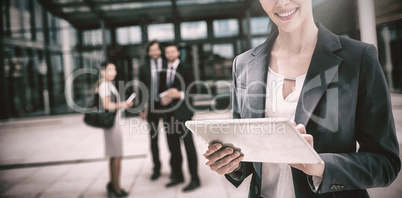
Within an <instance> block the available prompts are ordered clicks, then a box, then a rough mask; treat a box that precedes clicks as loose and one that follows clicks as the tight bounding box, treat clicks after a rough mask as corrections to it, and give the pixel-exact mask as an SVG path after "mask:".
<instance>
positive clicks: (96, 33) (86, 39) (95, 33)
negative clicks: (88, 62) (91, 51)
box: [83, 29, 102, 46]
mask: <svg viewBox="0 0 402 198" xmlns="http://www.w3.org/2000/svg"><path fill="white" fill-rule="evenodd" d="M83 34H84V36H83V43H84V45H86V46H94V45H101V44H102V32H101V30H100V29H97V30H87V31H84V32H83Z"/></svg>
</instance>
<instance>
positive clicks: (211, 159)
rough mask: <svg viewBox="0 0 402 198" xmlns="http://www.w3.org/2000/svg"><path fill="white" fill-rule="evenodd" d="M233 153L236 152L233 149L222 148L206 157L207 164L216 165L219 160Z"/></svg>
mask: <svg viewBox="0 0 402 198" xmlns="http://www.w3.org/2000/svg"><path fill="white" fill-rule="evenodd" d="M233 152H234V150H233V148H231V147H225V148H222V149H220V150H218V151H216V152H214V153H213V154H211V155H209V156H207V157H205V158H206V161H205V164H206V165H208V166H211V165H212V164H214V163H215V162H217V161H218V160H220V159H222V158H224V157H225V156H227V155H230V154H232V153H233Z"/></svg>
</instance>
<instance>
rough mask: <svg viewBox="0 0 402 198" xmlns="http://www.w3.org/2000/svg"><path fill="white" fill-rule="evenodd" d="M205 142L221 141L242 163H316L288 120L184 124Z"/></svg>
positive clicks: (313, 153) (209, 121)
mask: <svg viewBox="0 0 402 198" xmlns="http://www.w3.org/2000/svg"><path fill="white" fill-rule="evenodd" d="M185 125H186V127H187V128H188V129H190V131H191V132H192V133H194V134H195V135H196V136H197V137H199V138H201V139H202V140H203V141H204V142H205V143H207V144H209V143H214V142H220V143H222V144H223V146H232V147H234V148H235V149H238V150H240V151H241V152H242V153H243V154H244V159H243V161H250V162H267V163H289V164H319V163H323V161H322V159H321V158H320V156H319V155H318V154H317V152H316V151H315V150H314V149H313V148H312V147H311V146H310V145H309V143H308V142H307V141H306V140H305V139H304V138H303V137H302V136H301V134H300V132H299V131H298V130H297V129H296V128H295V126H294V124H293V123H291V122H290V121H289V120H287V119H278V118H254V119H228V120H192V121H187V122H186V123H185Z"/></svg>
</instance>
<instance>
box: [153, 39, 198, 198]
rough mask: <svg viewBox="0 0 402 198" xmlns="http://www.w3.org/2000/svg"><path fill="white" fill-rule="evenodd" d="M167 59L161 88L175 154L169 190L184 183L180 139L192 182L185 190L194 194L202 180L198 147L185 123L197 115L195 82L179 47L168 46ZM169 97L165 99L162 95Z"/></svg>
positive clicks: (167, 129)
mask: <svg viewBox="0 0 402 198" xmlns="http://www.w3.org/2000/svg"><path fill="white" fill-rule="evenodd" d="M165 56H166V59H167V60H168V65H167V68H166V70H164V72H162V73H161V81H160V83H161V84H160V88H161V91H164V92H162V94H161V103H162V105H165V106H166V108H167V109H165V110H166V114H165V119H164V121H165V127H166V132H167V139H168V145H169V150H170V152H171V154H172V157H171V161H170V163H171V166H172V168H173V171H172V174H173V175H172V177H171V181H170V182H169V183H168V184H166V187H171V186H175V185H177V184H180V183H182V182H184V177H183V172H182V161H183V160H182V155H181V149H180V139H182V140H183V142H184V146H185V149H186V153H187V160H188V166H189V169H190V174H191V181H190V183H189V184H188V185H187V186H186V187H185V188H184V189H183V191H190V190H193V189H195V188H198V187H199V186H200V179H199V177H198V173H197V165H198V164H197V163H198V162H197V154H196V151H195V147H194V142H193V137H192V134H191V132H189V131H188V129H187V128H186V127H185V125H184V122H185V121H187V120H191V118H192V117H193V112H192V111H191V110H190V106H189V105H190V104H191V102H190V101H191V100H190V99H189V98H188V94H189V90H188V89H187V88H188V86H189V85H190V84H191V83H192V82H193V81H194V80H193V75H192V74H191V72H190V70H189V69H188V68H187V67H186V66H185V65H184V64H182V63H181V62H180V59H179V56H180V52H179V50H178V47H177V45H175V44H168V45H166V46H165ZM163 94H164V95H165V96H162V95H163Z"/></svg>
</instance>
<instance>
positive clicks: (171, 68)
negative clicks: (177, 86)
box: [166, 59, 185, 100]
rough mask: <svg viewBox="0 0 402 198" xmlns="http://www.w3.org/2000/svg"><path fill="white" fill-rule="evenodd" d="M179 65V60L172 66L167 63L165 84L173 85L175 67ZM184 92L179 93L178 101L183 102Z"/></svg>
mask: <svg viewBox="0 0 402 198" xmlns="http://www.w3.org/2000/svg"><path fill="white" fill-rule="evenodd" d="M179 64H180V59H176V60H175V61H174V62H173V63H172V64H170V63H168V70H167V72H166V73H167V76H166V84H167V85H169V84H173V80H174V79H175V77H176V70H177V67H178V66H179ZM184 96H185V95H184V91H183V90H182V91H180V100H184Z"/></svg>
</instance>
